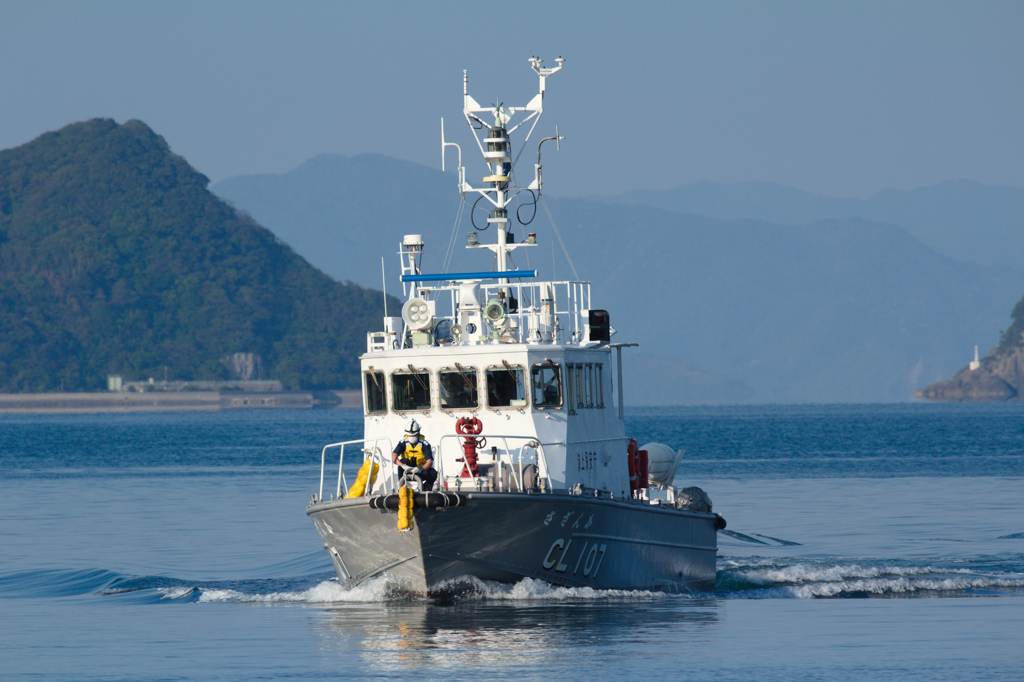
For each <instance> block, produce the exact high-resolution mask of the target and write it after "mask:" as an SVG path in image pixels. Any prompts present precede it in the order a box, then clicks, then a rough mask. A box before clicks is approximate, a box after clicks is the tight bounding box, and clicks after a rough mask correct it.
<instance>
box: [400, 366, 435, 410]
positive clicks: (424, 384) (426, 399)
mask: <svg viewBox="0 0 1024 682" xmlns="http://www.w3.org/2000/svg"><path fill="white" fill-rule="evenodd" d="M391 399H392V404H391V407H392V408H393V409H394V410H395V412H409V411H416V410H419V411H425V410H429V409H430V373H429V372H427V371H425V370H414V371H409V372H395V373H394V374H392V375H391Z"/></svg>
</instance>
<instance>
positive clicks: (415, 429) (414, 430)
mask: <svg viewBox="0 0 1024 682" xmlns="http://www.w3.org/2000/svg"><path fill="white" fill-rule="evenodd" d="M405 432H406V433H408V434H409V435H413V434H416V435H419V432H420V425H419V424H418V423H417V422H416V420H415V419H413V420H412V421H411V422H409V428H407V429H406V430H405Z"/></svg>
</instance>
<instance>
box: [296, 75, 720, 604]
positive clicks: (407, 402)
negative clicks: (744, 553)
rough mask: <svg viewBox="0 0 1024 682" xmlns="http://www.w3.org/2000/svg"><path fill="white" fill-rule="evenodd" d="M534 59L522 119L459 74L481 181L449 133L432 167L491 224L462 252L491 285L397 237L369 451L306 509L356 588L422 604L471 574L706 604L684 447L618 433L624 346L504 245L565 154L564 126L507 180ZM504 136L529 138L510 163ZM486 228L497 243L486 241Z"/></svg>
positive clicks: (342, 448)
mask: <svg viewBox="0 0 1024 682" xmlns="http://www.w3.org/2000/svg"><path fill="white" fill-rule="evenodd" d="M529 61H530V65H531V67H532V69H533V71H534V72H535V73H536V74H537V75H538V76H539V77H540V88H539V92H538V93H537V94H536V95H535V96H534V97H533V98H532V99H531V100H530V102H529V103H528V104H527V105H526V106H524V107H506V106H504V105H502V104H497V105H494V106H489V107H485V106H481V105H480V104H478V103H477V102H476V101H475V100H474V99H473V98H472V97H470V95H469V88H468V76H467V73H466V72H463V101H464V108H463V114H464V116H465V119H466V122H467V123H468V124H469V127H470V129H471V130H472V131H473V136H474V138H475V142H476V145H477V147H478V148H479V151H480V152H481V154H482V155H483V161H484V163H485V165H486V174H485V175H484V176H483V177H482V180H481V183H480V184H479V185H476V186H474V185H470V184H469V182H468V181H467V180H466V171H465V168H464V167H463V164H462V149H461V147H460V146H459V145H458V144H457V143H455V142H449V141H447V140H446V138H445V134H444V121H443V120H442V122H441V144H442V149H441V151H442V168H443V166H444V155H445V152H446V151H448V150H453V151H456V152H457V155H458V190H459V192H460V193H461V194H462V197H463V199H464V200H465V202H466V204H467V205H472V206H473V209H474V212H473V214H471V215H475V214H476V213H477V212H479V211H480V210H481V208H480V206H481V205H483V206H484V207H485V208H484V209H483V213H484V214H485V215H487V219H486V223H483V222H482V220H481V224H480V226H477V225H476V223H475V221H474V223H473V226H474V228H476V229H475V230H473V231H470V232H468V235H467V240H466V248H468V249H471V250H477V251H480V252H483V253H484V254H486V255H487V256H488V258H487V260H488V261H490V263H489V267H490V268H491V269H490V270H486V271H476V272H447V271H441V272H428V271H424V269H423V263H424V253H425V250H426V249H425V243H424V239H423V238H422V236H421V235H417V234H410V235H406V236H405V237H404V239H403V240H402V243H401V245H400V249H399V256H400V259H401V273H402V274H401V282H402V287H403V293H404V296H405V298H406V300H405V303H404V305H403V306H402V311H401V317H397V316H395V317H389V316H387V312H385V317H384V320H383V330H382V331H379V332H371V333H369V334H368V336H367V348H366V353H365V354H363V355H362V356H361V358H360V363H361V371H362V391H363V409H364V414H365V419H364V432H363V438H361V439H359V440H356V441H346V442H343V443H332V444H330V445H327V446H325V447H324V448H323V450H322V452H321V459H320V488H319V491H318V492H316V493H314V494H313V498H312V501H311V503H310V505H309V507H308V508H307V510H306V513H307V514H308V515H309V516H310V518H311V519H312V520H313V523H314V524H315V525H316V528H317V530H318V531H319V533H320V535H321V537H322V538H323V542H324V548H325V549H326V550H327V552H328V553H329V555H330V558H331V561H332V563H333V564H334V568H335V569H336V571H337V574H338V578H339V579H340V580H341V582H342V584H343V585H345V586H348V587H351V586H355V585H358V584H360V583H362V582H365V581H367V580H369V579H371V578H375V577H377V576H381V575H382V574H387V575H389V576H391V577H392V578H393V579H395V580H397V581H398V582H399V584H400V585H402V586H403V587H404V588H405V589H407V590H409V591H411V592H414V593H425V594H437V593H443V592H445V591H448V590H455V589H459V587H458V586H459V585H460V579H465V578H467V577H468V578H470V579H472V578H477V579H481V580H486V581H498V582H503V583H515V582H518V581H520V580H523V579H525V578H532V579H537V580H542V581H544V582H547V583H550V584H553V585H561V586H569V587H592V588H617V589H629V590H633V589H641V590H650V589H653V590H665V591H670V592H711V591H713V590H714V586H715V559H716V554H717V551H718V549H717V533H716V531H717V530H720V529H722V528H724V527H725V521H724V520H723V519H722V517H721V516H719V515H717V514H715V513H714V512H713V511H712V508H711V501H710V499H708V497H707V495H706V494H705V493H704V492H703V491H702V490H700V489H699V488H685V489H681V490H679V489H676V488H675V487H674V478H675V474H676V469H677V468H678V466H679V461H680V458H681V455H682V451H681V450H675V449H673V448H671V447H669V446H667V445H664V444H660V443H648V444H645V445H638V444H637V442H636V441H635V440H634V439H631V438H630V437H629V436H628V435H627V434H626V432H625V425H624V421H623V407H622V406H623V402H622V395H623V391H622V349H623V348H624V347H627V346H635V345H636V344H634V343H612V342H611V335H612V333H613V330H612V328H611V325H610V317H609V314H608V312H607V311H605V310H602V309H598V308H595V307H594V305H593V303H592V301H591V297H590V284H589V283H588V282H585V281H542V280H541V279H540V278H539V277H538V275H537V271H536V270H524V269H519V268H517V267H516V266H515V263H514V260H513V254H514V253H515V252H516V251H518V250H519V249H529V248H532V247H535V246H536V245H537V240H536V237H535V233H529V235H528V236H527V237H526V238H525V239H521V240H519V241H517V240H516V239H515V237H514V236H513V232H512V231H511V225H510V214H509V209H510V206H518V207H520V208H519V210H518V211H513V214H514V216H515V217H516V218H520V217H521V216H522V214H523V213H524V211H523V209H522V207H524V206H525V207H528V208H527V211H526V212H527V213H528V212H529V207H532V209H533V211H534V212H535V211H536V205H537V202H538V200H539V198H540V193H541V190H542V169H541V148H542V146H543V144H544V143H545V142H550V141H554V142H555V144H556V146H557V145H558V140H560V139H564V138H561V137H560V136H559V135H558V133H557V128H556V131H555V135H554V136H551V137H546V138H544V139H542V140H541V141H540V142H539V143H538V145H537V163H536V164H535V165H534V167H533V169H532V170H533V173H532V176H533V177H532V181H531V182H530V183H529V185H527V186H526V187H521V186H519V185H518V184H517V183H516V172H515V169H516V160H518V158H519V156H520V154H521V153H522V152H523V151H525V150H526V144H527V143H528V142H529V139H530V136H531V134H532V133H533V130H534V128H535V127H536V125H537V122H538V120H539V119H540V117H541V114H542V113H543V104H544V91H545V84H546V80H547V78H548V77H550V76H551V75H552V74H554V73H555V72H557V71H559V70H560V69H561V68H562V66H563V61H564V60H563V59H562V58H558V59H557V60H556V66H554V67H545V66H544V65H543V62H542V60H540V59H537V58H535V57H534V58H531V59H530V60H529ZM513 134H516V135H522V136H523V139H522V143H519V144H518V150H516V149H514V147H513V144H512V139H513ZM530 157H532V154H531V155H530ZM530 157H528V158H530ZM531 220H532V218H531ZM520 222H523V221H522V220H520ZM528 223H529V220H528V221H526V224H528ZM552 227H554V223H552ZM488 229H489V230H490V231H491V234H492V235H493V236H494V243H489V244H484V243H482V242H481V241H480V233H481V232H484V231H485V230H488ZM555 229H556V235H557V228H555ZM559 239H560V238H559ZM439 269H441V270H444V268H439ZM613 375H614V379H613ZM613 394H615V395H617V400H613ZM413 421H415V422H416V423H417V426H418V428H420V429H421V430H422V438H423V440H425V441H426V442H427V443H429V444H430V446H431V450H432V456H433V466H434V468H435V470H436V472H437V478H436V484H435V485H434V487H433V490H424V489H423V482H422V480H421V477H417V476H415V475H412V474H408V475H405V476H403V478H402V479H401V480H400V479H399V473H398V469H399V466H400V465H399V464H396V463H395V462H393V460H392V452H393V451H394V450H395V448H396V446H397V445H398V444H399V442H401V441H402V439H403V437H404V434H405V433H406V431H407V429H409V425H410V423H411V422H413ZM335 463H336V464H337V472H336V473H335V472H334V471H333V468H334V466H335ZM420 463H422V458H421V462H420ZM357 468H358V475H357V476H356V477H355V480H354V481H352V482H351V485H350V481H349V477H350V476H351V475H352V474H354V473H355V471H356V469H357ZM325 485H326V486H327V487H328V488H327V490H326V491H325Z"/></svg>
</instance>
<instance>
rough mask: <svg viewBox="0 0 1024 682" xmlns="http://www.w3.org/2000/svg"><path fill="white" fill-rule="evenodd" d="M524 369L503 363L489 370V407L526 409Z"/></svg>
mask: <svg viewBox="0 0 1024 682" xmlns="http://www.w3.org/2000/svg"><path fill="white" fill-rule="evenodd" d="M523 375H524V372H523V368H522V367H520V366H519V365H510V364H509V363H508V362H505V363H503V366H502V367H491V368H488V370H487V407H526V385H525V383H524V381H523Z"/></svg>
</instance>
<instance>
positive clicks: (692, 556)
mask: <svg viewBox="0 0 1024 682" xmlns="http://www.w3.org/2000/svg"><path fill="white" fill-rule="evenodd" d="M465 498H466V499H465V500H464V502H465V504H464V506H458V507H449V508H422V507H421V508H418V509H416V510H415V512H414V517H413V528H412V529H411V530H408V531H399V530H398V529H397V519H398V516H397V513H396V512H395V511H393V510H388V509H375V508H373V507H371V506H370V504H369V503H368V502H369V499H368V498H350V499H342V500H336V501H331V502H322V503H318V504H313V505H311V506H310V507H309V508H308V509H307V510H306V513H307V514H308V515H309V516H310V518H311V519H312V520H313V523H314V524H315V525H316V528H317V530H318V531H319V532H320V535H321V537H322V538H323V541H324V547H325V548H326V549H327V551H328V553H329V554H330V557H331V560H332V562H333V563H334V567H335V569H336V571H337V573H338V577H339V578H340V579H341V581H342V583H343V584H344V585H346V586H348V587H352V586H355V585H358V584H360V583H362V582H364V581H366V580H369V579H370V578H373V577H375V576H378V575H381V574H383V573H387V574H389V575H391V576H393V577H395V578H397V579H398V580H399V581H400V582H401V584H402V585H403V586H404V587H405V588H406V589H409V590H410V591H413V592H421V593H428V594H431V593H439V592H444V591H445V590H446V588H447V587H448V586H449V585H450V584H451V582H452V581H454V580H456V579H458V578H460V577H463V576H474V577H476V578H480V579H482V580H493V581H497V582H503V583H514V582H518V581H519V580H522V579H523V578H535V579H538V580H543V581H545V582H547V583H550V584H554V585H563V586H568V587H593V588H599V589H628V590H663V591H669V592H705V593H706V592H713V591H714V587H715V559H716V554H717V551H718V549H717V531H716V524H721V523H722V522H721V519H720V517H718V516H717V515H715V514H711V513H702V512H694V511H684V510H677V509H675V508H673V507H670V506H660V505H650V504H647V503H639V502H632V501H628V502H627V501H617V500H610V499H607V498H593V497H587V496H581V495H569V494H517V493H508V494H504V493H472V494H469V495H466V496H465Z"/></svg>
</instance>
